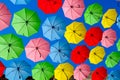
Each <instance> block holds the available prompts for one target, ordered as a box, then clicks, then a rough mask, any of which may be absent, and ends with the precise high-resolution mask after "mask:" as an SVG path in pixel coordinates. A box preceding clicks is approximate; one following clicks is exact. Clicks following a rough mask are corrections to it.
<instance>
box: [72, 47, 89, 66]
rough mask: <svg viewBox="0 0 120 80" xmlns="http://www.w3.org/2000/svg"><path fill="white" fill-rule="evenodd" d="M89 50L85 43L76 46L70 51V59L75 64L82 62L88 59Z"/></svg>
mask: <svg viewBox="0 0 120 80" xmlns="http://www.w3.org/2000/svg"><path fill="white" fill-rule="evenodd" d="M89 52H90V50H89V49H88V48H87V47H86V46H85V45H82V46H77V47H76V48H75V49H74V50H73V51H72V53H71V60H72V61H73V62H74V63H76V64H80V63H83V62H85V61H86V60H87V59H88V57H89Z"/></svg>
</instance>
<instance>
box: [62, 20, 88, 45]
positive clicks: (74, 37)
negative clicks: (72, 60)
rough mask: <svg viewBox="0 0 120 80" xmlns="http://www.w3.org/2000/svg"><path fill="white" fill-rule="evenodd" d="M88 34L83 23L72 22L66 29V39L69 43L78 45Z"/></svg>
mask: <svg viewBox="0 0 120 80" xmlns="http://www.w3.org/2000/svg"><path fill="white" fill-rule="evenodd" d="M85 34H86V28H85V26H84V24H83V23H81V22H72V23H71V24H70V25H68V26H67V27H66V31H65V34H64V37H65V38H66V40H67V41H68V43H72V44H78V43H79V42H81V41H82V40H83V39H84V37H85Z"/></svg>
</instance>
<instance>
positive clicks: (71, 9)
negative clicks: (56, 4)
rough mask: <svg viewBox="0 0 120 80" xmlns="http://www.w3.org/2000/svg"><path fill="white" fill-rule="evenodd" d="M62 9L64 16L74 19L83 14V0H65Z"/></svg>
mask: <svg viewBox="0 0 120 80" xmlns="http://www.w3.org/2000/svg"><path fill="white" fill-rule="evenodd" d="M62 9H63V12H64V15H65V17H67V18H69V19H71V20H75V19H77V18H79V17H81V16H82V14H83V11H84V9H85V5H84V0H65V1H64V3H63V6H62Z"/></svg>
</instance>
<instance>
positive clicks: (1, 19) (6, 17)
mask: <svg viewBox="0 0 120 80" xmlns="http://www.w3.org/2000/svg"><path fill="white" fill-rule="evenodd" d="M11 16H12V15H11V13H10V11H9V10H8V8H7V6H6V5H5V4H4V3H0V31H1V30H3V29H5V28H7V27H8V26H9V25H10V20H11Z"/></svg>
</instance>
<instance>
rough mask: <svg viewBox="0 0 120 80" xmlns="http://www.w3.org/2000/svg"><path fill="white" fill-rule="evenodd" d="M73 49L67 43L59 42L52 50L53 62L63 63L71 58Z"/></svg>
mask: <svg viewBox="0 0 120 80" xmlns="http://www.w3.org/2000/svg"><path fill="white" fill-rule="evenodd" d="M70 52H71V48H70V46H69V44H68V43H67V42H62V41H58V42H56V43H55V44H53V45H52V46H51V48H50V54H49V56H50V58H51V59H52V61H53V62H56V63H63V62H65V61H66V60H68V59H69V57H70Z"/></svg>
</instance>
